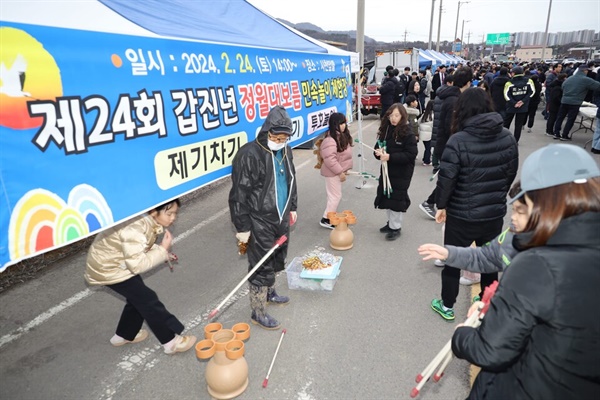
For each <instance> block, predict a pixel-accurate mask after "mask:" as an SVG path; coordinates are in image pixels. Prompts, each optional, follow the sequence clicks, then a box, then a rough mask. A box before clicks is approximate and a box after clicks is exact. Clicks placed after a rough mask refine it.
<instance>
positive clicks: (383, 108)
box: [379, 104, 392, 119]
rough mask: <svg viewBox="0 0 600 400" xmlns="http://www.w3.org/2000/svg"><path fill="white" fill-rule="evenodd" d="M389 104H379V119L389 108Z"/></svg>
mask: <svg viewBox="0 0 600 400" xmlns="http://www.w3.org/2000/svg"><path fill="white" fill-rule="evenodd" d="M391 106H392V105H391V104H381V112H380V114H379V118H380V119H383V116H384V115H385V113H386V112H387V110H388V108H390V107H391Z"/></svg>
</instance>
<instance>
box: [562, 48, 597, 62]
mask: <svg viewBox="0 0 600 400" xmlns="http://www.w3.org/2000/svg"><path fill="white" fill-rule="evenodd" d="M595 51H596V48H595V47H571V48H570V49H569V50H567V56H568V57H571V58H575V59H576V60H588V59H593V58H594V56H593V55H594V52H595Z"/></svg>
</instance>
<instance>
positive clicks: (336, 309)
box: [0, 115, 591, 400]
mask: <svg viewBox="0 0 600 400" xmlns="http://www.w3.org/2000/svg"><path fill="white" fill-rule="evenodd" d="M543 122H544V121H543V119H542V118H541V116H539V115H538V119H537V121H536V126H535V127H534V130H533V132H532V133H527V132H526V130H525V131H524V132H523V137H522V139H521V143H520V146H519V149H520V152H521V162H522V161H523V160H524V159H525V157H526V156H527V155H528V154H530V153H531V152H532V151H534V150H536V149H537V148H539V147H541V146H543V145H545V144H546V143H549V142H552V140H551V139H549V138H547V137H545V136H544V135H543V132H544V129H543ZM378 123H379V120H378V118H377V117H376V116H368V117H366V118H365V120H364V121H363V124H362V125H363V133H362V136H363V138H364V141H365V143H368V144H372V143H373V142H374V141H375V140H374V138H375V130H376V129H377V126H378ZM351 130H352V132H353V133H354V134H356V131H357V123H353V124H352V126H351ZM589 138H591V133H589V132H586V133H583V132H582V131H580V132H577V133H575V135H574V141H573V143H574V144H577V145H581V146H583V144H584V143H585V142H586V141H587V140H588V139H589ZM588 148H589V145H588ZM422 152H423V148H422V145H421V144H419V158H418V159H417V166H416V168H415V173H414V177H413V181H412V185H411V188H410V191H409V193H410V195H411V198H412V201H413V204H412V206H411V207H410V209H409V211H408V212H407V214H406V216H405V221H404V224H403V228H402V236H401V237H400V238H399V239H398V240H396V241H395V242H388V241H386V240H385V239H384V237H383V235H382V234H381V233H379V228H380V227H381V226H383V225H384V224H385V222H386V217H385V212H384V211H380V210H375V209H374V208H373V199H374V197H375V188H376V181H374V180H368V181H366V184H365V185H364V186H363V187H362V188H360V189H357V188H356V187H355V186H356V185H357V183H360V181H359V180H358V179H356V178H350V179H349V180H348V182H347V183H346V184H345V186H344V195H343V200H342V203H341V205H340V209H350V210H352V211H353V212H354V213H355V215H356V216H357V218H358V221H357V223H356V225H355V226H354V227H352V230H353V232H354V235H355V240H354V247H353V248H352V249H350V250H347V251H343V252H342V251H334V250H332V249H330V248H329V233H330V231H329V230H326V229H324V228H322V227H320V226H319V224H318V222H319V219H320V218H321V213H322V210H323V208H324V207H325V188H324V182H323V180H322V178H321V177H320V175H319V172H318V170H315V169H314V168H313V165H314V164H315V162H316V158H315V155H313V153H312V151H311V150H294V157H295V164H296V168H297V176H298V190H299V193H298V197H299V209H298V222H297V224H296V226H295V227H294V229H293V231H292V233H291V238H290V249H289V254H288V255H289V257H288V260H291V259H292V258H293V257H295V256H301V255H304V254H306V253H308V252H310V251H312V250H314V249H315V248H317V247H322V248H324V249H326V251H328V252H331V253H332V254H336V255H341V256H343V257H344V259H343V263H342V267H341V274H340V276H339V279H338V281H337V283H336V285H335V287H334V289H333V291H331V292H311V291H299V290H289V289H288V285H287V280H286V273H285V272H282V273H281V274H280V275H279V276H278V279H277V284H276V287H277V289H278V291H280V292H281V293H282V294H285V295H289V296H290V297H291V303H290V304H289V305H287V306H279V307H277V306H270V307H271V308H270V310H269V312H270V313H271V314H272V315H273V316H274V317H276V318H277V319H279V320H280V322H281V323H282V328H285V329H287V334H286V335H285V338H284V340H283V343H282V345H281V348H280V351H279V354H278V356H277V360H276V362H275V365H274V368H273V371H272V372H271V375H270V378H269V385H268V387H267V388H266V389H265V388H263V387H262V382H263V379H264V378H265V375H266V373H267V370H268V368H269V364H270V362H271V359H272V357H273V354H274V352H275V348H276V347H277V343H278V341H279V338H280V335H281V331H279V330H278V331H266V330H263V329H260V328H258V327H256V325H252V331H251V337H250V339H249V340H248V341H247V342H246V356H245V358H246V360H247V362H248V365H249V385H248V387H247V389H246V390H245V392H244V393H243V394H242V395H240V396H239V397H238V398H239V399H243V400H249V399H282V400H284V399H290V400H291V399H294V400H327V399H332V400H333V399H406V398H409V393H410V391H411V389H412V388H413V387H414V386H415V376H416V375H417V374H418V373H419V372H420V371H421V370H422V369H423V368H424V367H425V365H426V364H427V363H428V362H429V361H430V360H431V358H432V357H433V356H434V355H435V354H436V353H437V352H438V351H439V350H440V349H441V348H442V346H443V345H444V344H445V343H446V342H447V341H448V340H449V338H450V337H451V335H452V332H453V330H454V327H455V326H456V324H457V322H455V323H448V322H445V321H443V320H442V319H441V318H440V317H439V316H438V315H437V314H435V313H434V312H433V311H431V309H430V307H429V303H430V301H431V299H433V298H434V297H436V296H439V293H440V269H439V268H436V267H435V266H433V264H432V263H430V262H423V261H421V259H420V257H419V255H418V253H417V251H416V249H417V247H418V245H419V244H421V243H425V242H438V243H441V242H442V233H441V226H439V225H438V224H436V223H435V222H434V221H433V220H431V219H428V217H426V216H425V215H424V214H423V213H422V212H421V211H420V210H419V209H418V204H419V203H420V202H422V201H423V200H424V199H425V198H426V197H427V195H428V194H429V193H430V191H431V190H432V189H433V185H434V183H433V182H430V181H429V177H430V175H431V168H430V167H423V166H421V162H420V160H421V157H422ZM364 160H365V171H368V172H372V173H374V174H378V162H377V161H376V160H375V159H374V158H373V157H372V155H371V152H370V151H366V152H365V157H364ZM355 169H358V147H357V148H356V149H355ZM359 186H360V185H359ZM229 188H230V182H229V180H228V179H225V180H223V181H222V182H220V183H218V184H216V185H214V186H213V187H211V189H210V190H200V191H198V193H197V194H196V196H195V197H194V198H193V199H191V200H189V201H187V202H186V203H185V204H184V205H183V208H182V209H181V212H180V215H179V219H178V220H177V222H176V223H175V225H174V227H173V228H172V229H171V231H172V233H173V234H174V236H175V237H176V241H175V244H174V249H173V250H174V252H175V253H177V255H178V256H179V260H180V261H179V264H176V265H175V271H174V272H171V271H169V268H168V267H167V266H166V265H164V266H161V267H158V268H156V269H155V270H153V271H151V272H149V273H147V274H145V275H144V279H145V281H146V283H147V284H148V286H150V287H151V288H153V289H154V290H155V291H156V292H157V293H158V295H159V297H160V298H161V300H162V301H163V302H164V303H165V305H166V306H167V308H168V309H169V310H170V311H172V312H173V313H174V314H175V315H177V316H178V317H179V319H180V320H181V321H183V322H184V324H185V326H186V328H187V332H189V333H190V334H194V335H196V336H198V337H201V336H202V335H203V328H204V326H205V325H206V324H207V322H208V321H207V316H208V314H209V312H210V311H211V310H213V309H214V308H215V307H216V305H217V304H218V303H220V302H221V300H222V299H223V298H224V297H225V296H226V295H227V294H228V293H229V292H230V291H231V290H232V289H233V288H234V287H235V285H236V284H237V283H238V282H239V281H240V280H241V279H242V278H243V276H244V275H245V274H246V271H247V270H246V267H247V261H246V258H245V257H241V256H238V254H237V246H236V241H235V238H234V230H233V227H232V225H231V223H230V220H229V211H228V208H227V195H228V192H229ZM84 268H85V252H81V253H79V254H75V255H73V256H71V257H69V258H68V259H65V260H62V261H60V262H59V263H57V265H53V266H52V267H51V268H48V270H47V271H46V272H45V273H43V274H41V275H40V276H39V277H38V278H37V279H35V280H33V281H30V282H27V283H25V284H21V285H19V286H16V287H14V288H11V289H9V290H7V291H5V292H4V293H2V294H0V301H1V302H2V308H1V311H0V376H1V380H0V398H3V399H11V400H18V399H23V400H34V399H40V400H42V399H43V400H48V399H68V400H70V399H73V400H75V399H77V400H79V399H104V400H107V399H171V398H173V399H175V398H177V399H208V398H210V397H209V395H208V393H207V389H206V381H205V378H204V372H205V369H206V365H207V362H206V361H201V360H198V359H197V358H196V356H195V354H194V351H193V350H192V351H189V352H188V353H184V354H176V355H173V356H171V355H166V354H164V353H163V352H162V348H161V347H160V346H159V343H158V341H157V340H156V339H155V338H154V337H153V336H152V335H151V336H150V337H149V339H148V340H146V341H145V342H143V343H139V344H134V345H127V346H123V347H118V348H115V347H112V346H111V345H110V344H109V342H108V340H109V339H110V337H111V336H112V335H113V333H114V329H115V327H116V323H117V321H118V318H119V315H120V313H121V309H122V306H123V300H122V299H120V298H118V297H117V296H116V295H115V294H113V293H112V292H111V291H109V290H106V289H103V288H89V287H88V286H86V284H85V282H84V280H83V271H84ZM469 298H470V290H468V288H465V287H463V288H462V289H461V292H460V295H459V298H458V302H457V304H456V306H455V310H456V313H457V320H462V319H463V318H464V317H465V316H466V315H465V314H466V311H467V309H468V306H469ZM249 317H250V307H249V300H248V291H247V286H246V285H244V286H243V287H242V289H240V291H239V292H237V293H236V295H235V296H234V297H233V299H232V301H231V302H229V303H228V304H227V305H226V307H224V309H223V310H222V311H221V312H220V313H219V314H218V315H217V317H216V318H215V320H216V321H218V322H221V323H222V324H223V325H224V327H225V328H230V327H231V326H232V325H233V324H235V323H237V322H249V321H250V318H249ZM468 371H469V365H468V364H467V363H466V362H464V361H460V360H454V361H453V362H452V363H451V364H450V366H449V367H448V369H447V370H446V373H445V375H444V377H443V378H442V380H441V381H440V382H438V383H428V384H427V385H426V386H425V388H424V389H423V390H422V392H421V394H420V395H419V398H421V399H427V400H433V399H440V400H442V399H443V400H449V399H464V398H465V397H466V395H467V394H468V391H469V383H468V381H469V377H468Z"/></svg>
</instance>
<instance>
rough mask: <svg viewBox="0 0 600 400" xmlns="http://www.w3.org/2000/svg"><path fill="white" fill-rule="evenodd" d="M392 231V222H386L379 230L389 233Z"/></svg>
mask: <svg viewBox="0 0 600 400" xmlns="http://www.w3.org/2000/svg"><path fill="white" fill-rule="evenodd" d="M391 231H392V228H390V223H389V222H388V223H386V224H385V226H384V227H381V228H379V232H381V233H389V232H391Z"/></svg>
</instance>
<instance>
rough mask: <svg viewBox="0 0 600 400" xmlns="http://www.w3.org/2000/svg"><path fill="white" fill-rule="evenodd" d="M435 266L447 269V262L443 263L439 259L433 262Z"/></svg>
mask: <svg viewBox="0 0 600 400" xmlns="http://www.w3.org/2000/svg"><path fill="white" fill-rule="evenodd" d="M433 265H435V266H436V267H440V268H443V267H445V266H446V263H445V262H443V261H442V260H439V259H438V260H435V261H434V262H433Z"/></svg>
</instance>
